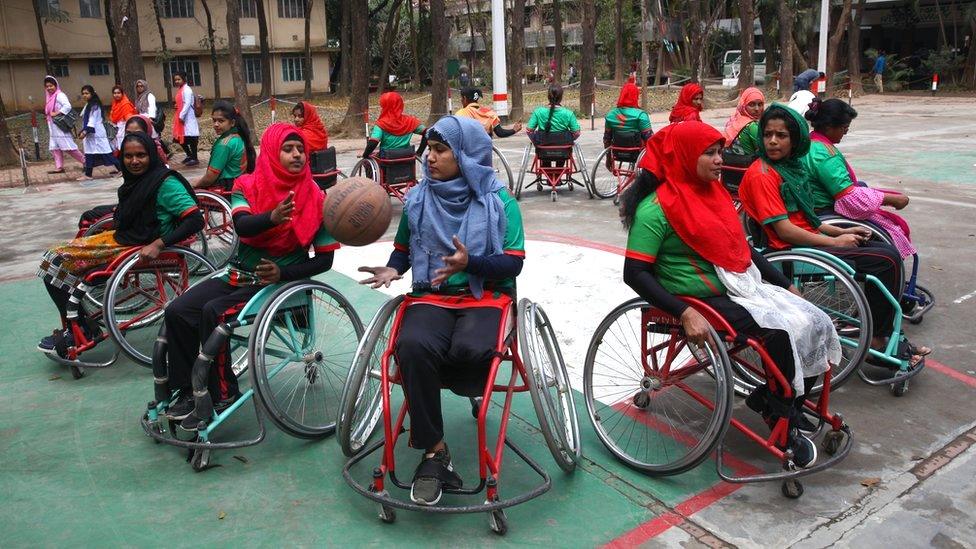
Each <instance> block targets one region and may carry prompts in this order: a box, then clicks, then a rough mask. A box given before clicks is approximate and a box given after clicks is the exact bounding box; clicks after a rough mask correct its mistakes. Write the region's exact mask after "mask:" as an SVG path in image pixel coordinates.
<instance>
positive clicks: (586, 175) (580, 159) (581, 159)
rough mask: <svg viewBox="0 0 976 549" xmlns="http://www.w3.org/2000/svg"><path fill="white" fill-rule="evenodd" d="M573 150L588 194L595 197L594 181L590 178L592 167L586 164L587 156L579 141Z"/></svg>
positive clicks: (574, 144)
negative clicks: (584, 154)
mask: <svg viewBox="0 0 976 549" xmlns="http://www.w3.org/2000/svg"><path fill="white" fill-rule="evenodd" d="M573 151H574V153H575V154H576V167H577V168H578V169H579V173H580V177H582V178H583V186H584V187H586V194H587V195H589V197H590V198H593V182H592V181H591V180H590V169H589V168H588V167H587V166H586V157H585V156H583V150H582V149H580V146H579V144H578V143H573Z"/></svg>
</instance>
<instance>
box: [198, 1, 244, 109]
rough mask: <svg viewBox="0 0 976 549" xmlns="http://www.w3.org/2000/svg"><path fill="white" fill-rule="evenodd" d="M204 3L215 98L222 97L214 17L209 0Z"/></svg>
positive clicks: (202, 2)
mask: <svg viewBox="0 0 976 549" xmlns="http://www.w3.org/2000/svg"><path fill="white" fill-rule="evenodd" d="M239 2H240V0H238V6H237V10H238V12H240V9H241V8H240V5H239ZM200 3H201V4H203V12H204V13H205V14H206V16H207V38H206V41H207V44H208V45H209V46H210V66H211V68H213V81H214V98H215V99H216V98H219V97H220V68H219V67H218V66H217V38H216V32H214V26H213V18H212V17H211V14H210V4H208V3H207V0H200Z"/></svg>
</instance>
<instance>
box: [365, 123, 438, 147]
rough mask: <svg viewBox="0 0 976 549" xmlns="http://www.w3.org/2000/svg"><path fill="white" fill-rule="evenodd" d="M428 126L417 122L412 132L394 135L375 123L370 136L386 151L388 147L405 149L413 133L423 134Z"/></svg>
mask: <svg viewBox="0 0 976 549" xmlns="http://www.w3.org/2000/svg"><path fill="white" fill-rule="evenodd" d="M425 129H426V128H425V127H424V125H423V124H417V127H416V128H414V129H413V131H412V132H410V133H405V134H403V135H393V134H392V133H389V132H387V131H386V130H384V129H383V128H381V127H379V126H376V125H374V126H373V129H372V130H370V132H369V138H370V139H375V140H376V141H379V142H380V144H379V149H380V150H381V151H385V150H387V149H405V148H407V147H409V146H410V138H411V137H412V136H413V134H415V133H417V134H422V133H424V130H425Z"/></svg>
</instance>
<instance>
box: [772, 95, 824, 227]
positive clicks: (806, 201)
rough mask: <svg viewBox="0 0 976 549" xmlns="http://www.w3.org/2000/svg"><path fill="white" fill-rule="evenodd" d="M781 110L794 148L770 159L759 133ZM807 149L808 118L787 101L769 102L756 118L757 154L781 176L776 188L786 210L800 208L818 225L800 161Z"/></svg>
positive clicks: (810, 220) (798, 209)
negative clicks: (778, 158) (758, 117)
mask: <svg viewBox="0 0 976 549" xmlns="http://www.w3.org/2000/svg"><path fill="white" fill-rule="evenodd" d="M781 113H783V114H785V115H786V127H787V129H788V130H789V132H790V138H791V140H792V141H794V143H792V145H793V148H792V150H791V151H790V156H789V157H787V158H783V159H781V160H771V159H770V158H769V156H768V155H767V154H766V142H765V141H764V140H763V139H762V134H763V131H764V130H765V128H766V124H767V123H768V122H769V119H770V118H772V116H773V115H779V114H781ZM777 118H779V116H777ZM808 152H810V130H809V128H808V127H807V121H806V120H804V118H803V117H802V116H800V113H798V112H796V111H794V110H793V109H791V108H789V107H787V106H786V105H783V104H781V103H773V104H772V105H770V106H769V107H768V108H767V109H766V112H764V113H763V115H762V118H760V119H759V157H760V158H762V160H763V162H764V163H766V164H768V165H769V166H772V167H773V169H775V170H776V173H778V174H779V175H780V177H781V178H782V179H783V184H782V185H781V186H780V188H779V192H780V195H782V197H783V202H784V203H785V204H786V211H788V212H803V215H804V216H805V217H806V218H807V220H808V221H809V222H810V224H811V225H813V227H814V228H817V227H819V226H820V218H819V217H817V214H816V213H815V212H814V211H813V200H812V196H813V195H812V194H811V193H810V188H809V185H808V180H809V174H808V173H807V171H806V168H805V167H804V165H803V162H802V159H803V157H804V156H806V155H807V153H808Z"/></svg>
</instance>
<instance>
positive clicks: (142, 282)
mask: <svg viewBox="0 0 976 549" xmlns="http://www.w3.org/2000/svg"><path fill="white" fill-rule="evenodd" d="M213 271H214V267H213V265H211V264H210V261H209V260H207V258H205V257H204V256H203V255H201V254H199V253H197V252H195V251H193V250H191V249H189V248H182V247H179V246H173V247H170V248H166V249H165V250H163V251H162V252H161V253H160V254H159V257H158V258H156V259H153V260H143V259H142V258H140V257H139V255H138V254H133V255H131V256H129V257H128V258H126V259H125V260H124V261H123V262H122V263H121V264H120V265H119V267H118V269H117V270H116V271H115V273H113V274H112V276H111V277H110V278H109V279H108V282H107V283H106V288H107V289H106V291H105V304H106V306H105V307H103V308H102V316H103V319H104V322H105V327H106V329H107V330H108V332H109V336H110V337H111V338H112V340H114V341H115V343H117V344H118V346H119V348H120V349H121V350H122V352H123V353H125V355H126V356H128V357H129V358H131V359H132V360H134V361H135V362H136V363H137V364H139V365H141V366H145V367H150V366H151V365H152V358H151V355H152V348H153V344H154V343H155V340H156V334H157V333H158V332H159V325H160V323H161V322H162V321H163V309H164V308H165V307H166V305H167V304H168V303H171V302H172V301H173V300H174V299H176V298H177V297H179V296H180V295H181V294H183V292H185V291H186V290H187V289H188V288H189V287H190V286H192V285H193V284H195V283H196V282H197V281H199V280H202V279H204V278H207V277H208V276H210V274H211V273H212V272H213ZM109 304H111V306H109Z"/></svg>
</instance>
